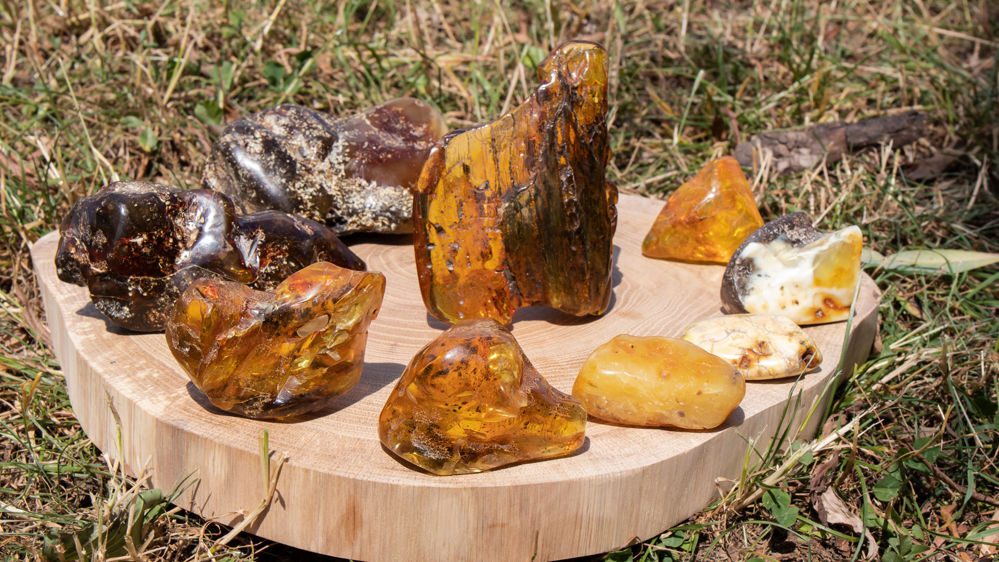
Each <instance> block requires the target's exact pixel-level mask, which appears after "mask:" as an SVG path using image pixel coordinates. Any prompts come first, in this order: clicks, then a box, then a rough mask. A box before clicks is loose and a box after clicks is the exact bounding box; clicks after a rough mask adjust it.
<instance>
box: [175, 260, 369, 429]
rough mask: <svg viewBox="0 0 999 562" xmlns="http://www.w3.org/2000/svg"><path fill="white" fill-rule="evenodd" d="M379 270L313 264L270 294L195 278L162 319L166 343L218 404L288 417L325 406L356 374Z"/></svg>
mask: <svg viewBox="0 0 999 562" xmlns="http://www.w3.org/2000/svg"><path fill="white" fill-rule="evenodd" d="M384 293H385V277H384V276H383V275H382V274H381V273H365V272H361V271H352V270H349V269H344V268H341V267H337V266H335V265H333V264H331V263H325V262H321V263H317V264H313V265H310V266H309V267H306V268H305V269H302V270H299V271H298V272H296V273H294V274H292V275H291V276H290V277H288V278H287V279H285V280H284V282H282V283H281V284H280V285H278V286H277V289H276V290H275V291H274V293H267V292H263V291H255V290H253V289H250V288H249V287H247V286H245V285H242V284H240V283H235V282H231V281H218V280H215V279H200V280H198V281H196V282H195V283H194V284H193V285H191V286H190V287H188V289H187V290H186V291H184V294H183V295H181V297H180V300H178V301H177V307H176V309H175V311H174V315H173V317H172V318H171V319H170V320H169V321H168V322H167V333H166V335H167V343H168V344H169V346H170V351H172V352H173V356H174V357H175V358H176V359H177V361H178V362H179V363H180V364H181V366H182V367H184V370H185V371H187V373H188V375H189V376H190V377H191V381H193V382H194V385H195V386H197V387H198V389H199V390H201V391H202V392H204V393H205V395H206V396H207V397H208V399H209V400H210V401H211V402H212V404H214V405H215V406H217V407H218V408H221V409H223V410H227V411H230V412H233V413H237V414H240V415H243V416H247V417H251V418H275V419H293V418H295V417H299V416H302V415H305V414H310V413H314V412H317V411H321V410H323V409H324V408H326V407H328V405H329V402H330V400H331V399H332V398H335V397H336V396H339V395H341V394H343V393H345V392H347V391H348V390H350V389H351V388H352V387H353V386H354V384H355V383H357V380H358V379H359V378H360V376H361V368H362V367H363V364H364V346H365V343H366V342H367V338H368V325H369V324H370V323H371V321H372V320H374V318H375V316H377V314H378V308H379V306H380V305H381V301H382V296H383V295H384Z"/></svg>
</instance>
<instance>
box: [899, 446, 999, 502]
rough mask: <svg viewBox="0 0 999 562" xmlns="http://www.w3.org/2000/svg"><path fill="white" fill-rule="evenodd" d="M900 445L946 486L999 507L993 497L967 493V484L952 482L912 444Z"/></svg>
mask: <svg viewBox="0 0 999 562" xmlns="http://www.w3.org/2000/svg"><path fill="white" fill-rule="evenodd" d="M902 445H903V446H905V448H906V449H909V451H910V452H911V453H912V455H913V456H914V457H916V458H917V459H919V460H921V461H922V462H923V464H925V465H926V467H927V468H929V469H930V472H932V473H933V475H934V476H936V477H937V478H939V479H940V480H942V481H943V483H944V484H946V485H947V486H949V487H951V488H952V489H954V490H955V491H957V492H958V493H960V494H962V495H967V496H970V497H971V499H973V500H975V501H977V502H982V503H986V504H989V505H991V506H992V507H999V500H997V499H995V498H990V497H988V496H986V495H985V494H982V493H980V492H971V493H970V494H969V492H968V488H967V486H962V485H960V484H958V483H957V482H954V480H952V479H951V477H950V476H947V473H946V472H944V471H942V470H940V468H939V467H937V465H936V464H935V463H931V462H930V461H928V460H926V459H925V458H923V455H921V454H920V453H919V451H916V450H915V449H913V448H912V445H909V444H908V443H903V444H902Z"/></svg>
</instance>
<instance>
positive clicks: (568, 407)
mask: <svg viewBox="0 0 999 562" xmlns="http://www.w3.org/2000/svg"><path fill="white" fill-rule="evenodd" d="M585 430H586V410H584V409H583V406H582V405H581V404H580V403H579V401H578V400H576V399H575V398H573V397H571V396H567V395H565V394H562V393H561V392H559V391H557V390H555V389H554V388H552V387H551V385H549V384H548V381H546V380H545V379H544V378H542V377H541V375H540V374H538V372H537V370H535V368H534V366H533V365H531V362H530V361H529V360H528V359H527V357H526V356H524V351H523V350H522V349H521V348H520V346H519V345H518V344H517V341H516V340H515V339H514V337H513V334H511V333H510V332H509V331H507V330H506V329H505V328H503V327H502V326H500V325H499V324H497V323H496V322H494V321H492V320H466V321H462V322H459V323H458V324H456V325H454V326H452V327H451V328H450V329H448V330H447V331H445V332H444V333H443V334H441V335H440V337H438V338H437V339H436V340H434V341H432V342H431V343H430V344H428V345H427V346H426V347H424V348H423V349H422V350H420V352H419V353H417V354H416V356H415V357H414V358H413V360H412V361H410V363H409V366H408V367H406V370H405V372H404V373H403V374H402V378H400V379H399V382H398V384H396V386H395V389H394V390H393V391H392V394H390V395H389V398H388V401H386V402H385V407H384V408H383V409H382V413H381V416H380V417H379V419H378V436H379V438H380V439H381V442H382V444H383V445H385V447H386V448H388V450H389V451H391V452H392V453H393V454H395V455H397V456H399V457H401V458H403V459H405V460H407V461H409V462H411V463H413V464H415V465H416V466H419V467H420V468H423V469H424V470H427V471H429V472H432V473H434V474H462V473H467V472H481V471H483V470H489V469H492V468H496V467H499V466H503V465H507V464H510V463H515V462H520V461H527V460H536V459H548V458H553V457H560V456H563V455H567V454H569V453H571V452H572V451H574V450H576V449H577V448H579V446H580V445H582V444H583V438H584V432H585Z"/></svg>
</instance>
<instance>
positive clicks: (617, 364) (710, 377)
mask: <svg viewBox="0 0 999 562" xmlns="http://www.w3.org/2000/svg"><path fill="white" fill-rule="evenodd" d="M745 394H746V381H745V379H743V377H742V375H740V374H739V373H738V372H737V371H736V370H735V368H734V367H733V366H732V365H730V364H729V363H728V362H727V361H725V360H724V359H721V358H719V357H716V356H714V355H712V354H710V353H708V352H707V351H704V350H703V349H701V348H700V347H697V346H696V345H694V344H692V343H690V342H687V341H684V340H679V339H674V338H664V337H655V336H653V337H636V336H629V335H619V336H615V337H614V338H613V339H611V340H610V341H609V342H607V343H605V344H603V345H602V346H600V347H598V348H597V349H596V350H595V351H594V352H593V353H592V354H590V356H589V357H588V358H587V359H586V361H585V362H584V363H583V367H582V368H581V369H580V370H579V375H577V376H576V382H575V383H574V384H573V386H572V395H573V396H575V397H576V398H579V399H580V400H581V401H582V402H583V405H585V406H586V411H587V412H589V413H590V415H591V416H594V417H597V418H600V419H603V420H607V421H610V422H614V423H620V424H626V425H636V426H649V427H677V428H681V429H711V428H714V427H718V426H719V425H721V424H722V423H723V422H724V421H725V419H726V418H728V416H729V415H730V414H731V413H732V412H733V411H734V410H735V409H736V407H738V405H739V403H740V402H741V401H742V398H743V396H745Z"/></svg>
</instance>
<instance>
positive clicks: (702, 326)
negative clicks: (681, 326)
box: [682, 314, 822, 380]
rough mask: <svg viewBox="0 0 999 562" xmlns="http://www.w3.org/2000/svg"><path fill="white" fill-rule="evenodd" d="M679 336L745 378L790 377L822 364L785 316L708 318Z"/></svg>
mask: <svg viewBox="0 0 999 562" xmlns="http://www.w3.org/2000/svg"><path fill="white" fill-rule="evenodd" d="M682 338H683V339H685V340H687V341H689V342H690V343H693V344H695V345H697V346H698V347H701V348H703V349H704V350H705V351H707V352H709V353H711V354H713V355H717V356H718V357H721V358H722V359H724V360H726V361H728V362H729V363H731V364H732V365H733V366H734V367H735V368H736V369H737V370H738V371H739V373H741V374H742V376H743V377H745V378H746V380H767V379H779V378H784V377H794V376H798V375H800V374H801V373H804V372H806V371H810V370H812V369H814V368H816V367H818V366H819V364H820V363H822V353H821V352H820V351H819V348H818V347H817V346H816V345H815V342H814V341H813V340H812V338H811V337H810V336H809V335H808V334H806V333H805V331H804V330H802V329H801V328H800V327H799V326H798V325H797V324H795V323H794V322H793V321H792V320H791V319H790V318H788V317H786V316H774V315H770V314H732V315H729V316H718V317H715V318H708V319H707V320H702V321H700V322H696V323H694V324H691V325H690V326H688V327H687V329H686V330H685V331H684V332H683V336H682Z"/></svg>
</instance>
